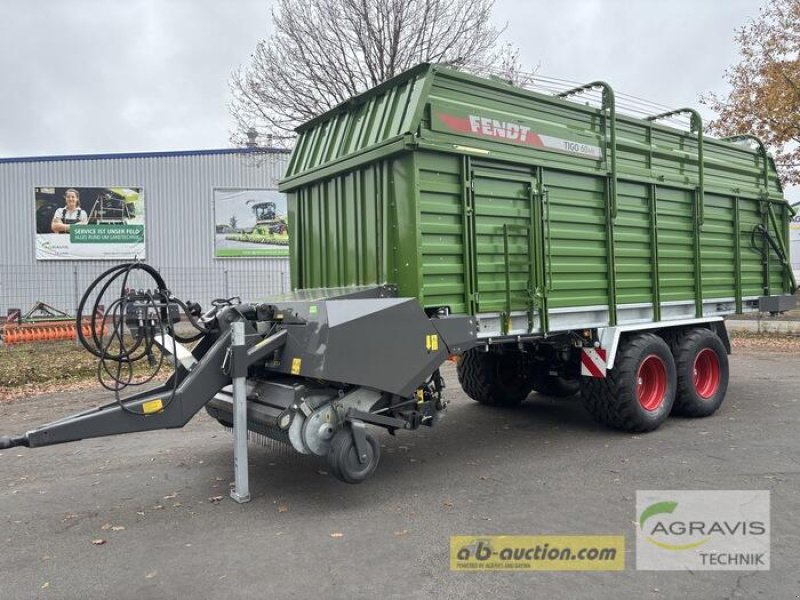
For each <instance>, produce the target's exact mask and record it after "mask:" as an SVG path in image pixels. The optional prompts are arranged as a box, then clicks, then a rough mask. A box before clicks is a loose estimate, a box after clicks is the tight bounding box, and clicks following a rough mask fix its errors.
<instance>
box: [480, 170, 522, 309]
mask: <svg viewBox="0 0 800 600" xmlns="http://www.w3.org/2000/svg"><path fill="white" fill-rule="evenodd" d="M532 185H533V180H532V178H531V177H530V175H527V176H526V174H525V173H520V172H514V171H513V170H512V169H510V168H509V169H502V168H498V167H496V166H493V165H492V166H488V165H487V166H482V165H476V166H475V169H474V170H473V172H472V188H473V192H472V193H473V200H472V205H473V214H474V224H475V225H474V229H475V238H474V248H475V250H474V253H475V263H476V267H475V270H476V277H475V280H476V292H477V297H476V301H477V309H478V312H481V313H487V312H503V311H506V310H507V309H510V310H527V309H528V307H529V303H530V294H529V290H530V289H531V281H530V279H531V277H530V273H531V268H530V267H531V248H530V227H531V224H532V223H531V220H532V215H531V189H532Z"/></svg>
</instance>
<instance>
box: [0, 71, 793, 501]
mask: <svg viewBox="0 0 800 600" xmlns="http://www.w3.org/2000/svg"><path fill="white" fill-rule="evenodd" d="M594 89H598V90H600V91H601V93H602V105H601V106H599V107H592V106H587V105H585V104H581V103H580V102H579V101H576V100H575V97H576V96H579V95H581V94H583V93H585V92H587V90H594ZM676 113H677V114H683V113H685V114H688V116H689V118H690V121H691V126H690V127H689V128H688V131H681V130H679V129H673V128H669V127H665V126H663V125H662V124H660V121H661V120H662V119H663V118H665V117H669V116H672V115H674V114H676ZM298 132H299V138H298V141H297V145H296V147H295V150H294V152H293V154H292V157H291V159H290V163H289V168H288V173H287V175H286V178H285V179H284V180H283V181H282V182H281V189H282V190H284V191H285V192H287V194H288V197H289V226H290V228H291V231H290V233H291V236H290V241H291V242H290V243H291V246H290V256H291V275H292V283H293V286H294V288H295V290H294V291H293V292H292V293H290V294H287V295H285V296H283V297H273V298H264V299H257V301H256V302H252V303H240V302H238V298H230V299H227V300H225V299H220V300H216V301H215V302H214V304H213V306H212V307H211V309H210V310H208V311H205V312H204V311H203V310H202V309H201V308H200V307H199V306H197V305H194V304H192V303H187V302H183V301H181V300H180V299H178V298H176V297H175V296H174V295H173V294H172V293H171V292H170V291H169V288H168V287H167V285H166V283H165V282H164V280H163V278H162V277H161V275H160V274H159V273H158V271H157V270H156V269H154V268H152V267H149V266H147V265H143V264H141V263H132V264H128V265H117V266H114V267H112V268H110V269H109V270H107V271H106V272H105V273H103V274H101V275H100V276H99V277H98V278H97V279H96V280H95V282H94V283H93V284H92V286H90V288H89V289H88V290H87V291H86V293H85V294H84V297H83V299H82V300H81V303H80V306H79V309H78V316H77V319H78V322H79V323H82V322H83V317H82V314H83V312H84V310H85V309H87V312H86V314H87V319H89V321H90V323H91V331H90V334H91V335H88V336H87V335H84V334H83V333H81V332H82V331H83V330H82V329H81V328H79V329H78V331H79V338H80V341H81V343H82V344H83V345H84V346H85V347H86V349H87V350H89V351H90V352H92V353H93V354H94V355H95V356H97V357H98V359H99V361H100V363H101V364H100V368H99V369H98V373H99V374H100V377H101V381H102V382H103V384H104V385H105V386H106V387H107V388H108V389H110V390H113V391H114V392H115V396H116V400H115V401H114V402H111V403H109V404H107V405H105V406H102V407H98V408H97V409H93V410H90V411H86V412H83V413H79V414H77V415H73V416H70V417H66V418H64V419H59V420H57V421H54V422H52V423H49V424H47V425H43V426H41V427H38V428H36V429H34V430H32V431H29V432H27V433H25V434H24V435H21V436H8V437H6V436H0V449H4V448H12V447H16V446H29V447H37V446H46V445H50V444H58V443H62V442H69V441H74V440H79V439H83V438H90V437H98V436H104V435H112V434H119V433H134V432H139V431H148V430H153V429H164V428H174V427H182V426H183V425H185V424H186V423H187V422H188V421H189V420H190V419H191V418H192V416H193V415H194V414H195V413H197V411H199V410H200V409H201V408H203V407H205V408H206V410H207V412H208V413H209V414H210V415H211V416H212V417H214V418H215V419H217V420H218V421H219V422H220V423H222V424H223V425H226V426H231V427H233V429H234V433H235V436H234V437H235V440H236V441H235V446H234V447H235V450H234V456H236V457H237V458H236V461H235V462H236V465H237V467H236V471H237V475H236V480H237V485H236V488H235V489H234V492H233V495H234V497H235V498H236V499H237V500H239V501H244V500H245V499H246V498H247V497H248V491H247V490H248V488H247V485H246V465H247V459H246V438H245V434H246V432H247V431H249V432H251V433H253V434H256V435H257V436H259V437H266V438H270V439H272V440H278V441H281V442H285V443H287V444H290V445H291V446H292V447H293V448H294V449H295V450H297V451H298V452H301V453H304V454H312V455H317V456H326V457H327V459H328V461H329V463H330V472H331V473H332V474H333V475H335V476H336V477H338V478H339V479H341V480H343V481H346V482H349V483H357V482H360V481H363V480H364V479H366V478H367V477H369V475H370V474H371V473H372V472H373V471H374V470H375V467H376V465H377V463H378V460H379V457H380V444H379V443H378V441H377V438H375V436H373V435H372V433H371V432H370V430H369V428H368V427H367V426H371V427H382V428H384V429H386V430H388V431H389V432H391V433H395V432H397V431H399V430H410V429H416V428H418V427H421V426H423V425H428V426H430V425H433V424H435V423H437V422H438V420H439V418H440V417H441V415H442V413H443V412H444V410H445V408H446V406H447V399H446V394H445V393H444V380H443V378H442V377H441V375H440V372H439V367H440V366H441V364H442V363H443V362H444V361H445V360H446V359H447V358H448V357H456V359H457V361H458V378H459V381H460V383H461V385H462V387H463V388H464V390H465V392H466V393H467V394H468V395H469V396H470V397H471V398H473V399H474V400H477V401H478V402H481V403H483V404H488V405H495V406H508V405H513V404H516V403H518V402H522V401H523V400H524V399H525V398H526V397H528V395H529V394H530V393H531V392H532V391H536V392H538V393H541V394H546V395H550V396H568V395H572V394H576V393H578V392H580V394H581V396H582V397H583V400H584V403H585V405H586V407H587V408H588V410H589V411H590V412H591V414H592V415H593V416H594V417H595V418H597V419H598V420H599V421H601V422H603V423H605V424H607V425H610V426H612V427H616V428H619V429H623V430H626V431H648V430H652V429H654V428H656V427H658V426H659V425H660V424H661V423H663V421H664V420H665V419H666V418H667V417H668V416H669V415H670V414H671V413H673V412H675V413H680V414H683V415H688V416H694V417H701V416H708V415H711V414H713V413H714V412H715V411H716V410H717V409H718V408H719V406H720V404H721V403H722V401H723V399H724V397H725V393H726V390H727V386H728V358H727V356H728V353H729V352H730V343H729V341H728V337H727V334H726V332H725V325H724V321H723V317H724V316H725V315H728V314H732V313H734V312H751V311H759V310H761V311H768V312H780V311H783V310H787V309H788V308H791V307H792V306H793V305H794V297H793V295H792V294H793V293H794V291H795V288H796V285H795V281H794V279H793V274H792V271H791V269H790V267H789V264H788V261H787V255H786V248H787V244H788V223H789V218H790V215H791V214H792V211H791V209H790V208H789V206H788V205H787V203H786V202H785V201H784V199H783V194H782V190H781V186H780V182H779V180H778V178H777V176H776V173H775V167H774V164H773V162H772V160H771V159H770V158H769V156H768V155H767V153H766V152H765V150H764V147H763V145H762V144H760V142H758V140H755V139H753V138H747V137H744V138H734V139H731V140H727V141H725V140H712V139H706V138H704V136H703V128H702V122H701V119H700V116H699V115H698V114H697V113H696V112H695V111H693V110H691V109H682V110H679V111H670V112H668V113H665V114H661V115H654V116H653V117H652V118H649V119H644V120H639V119H633V118H630V117H626V116H622V115H620V114H618V113H617V110H616V105H615V100H614V92H613V90H612V89H611V88H610V87H609V86H608V85H607V84H605V83H603V82H594V83H590V84H588V85H586V86H582V87H579V88H576V89H574V90H568V91H567V92H565V93H564V94H562V97H551V96H545V95H541V94H535V93H532V92H529V91H525V90H522V89H519V88H516V87H513V86H511V85H507V84H504V83H502V82H499V81H489V80H485V79H480V78H477V77H473V76H470V75H466V74H463V73H459V72H456V71H452V70H448V69H444V68H440V67H436V66H431V65H420V66H419V67H416V68H414V69H412V70H410V71H408V72H407V73H404V74H402V75H400V76H398V77H396V78H394V79H392V80H390V81H388V82H386V83H384V84H383V85H380V86H378V87H377V88H375V89H373V90H370V91H368V92H366V93H365V94H362V95H361V96H358V97H356V98H353V99H352V100H350V101H349V102H346V103H345V104H343V105H341V106H339V107H337V108H335V109H334V110H331V111H329V112H327V113H325V114H323V115H321V116H320V117H318V118H316V119H314V120H312V121H310V122H309V123H307V124H305V125H303V126H302V127H300V129H299V130H298ZM133 276H147V277H149V278H150V280H151V281H152V283H151V284H138V285H132V284H131V283H130V281H135V279H130V278H131V277H133ZM114 282H117V283H118V286H115V285H114ZM115 289H118V290H119V291H118V296H117V297H116V298H115V299H114V298H112V299H111V300H103V298H104V295H105V294H106V292H107V291H109V290H111V291H113V290H115ZM92 302H93V303H94V305H93V306H92ZM101 303H104V304H105V306H107V307H108V310H107V311H106V313H105V314H104V315H103V316H102V317H98V316H97V315H100V314H102V311H101V310H100V304H101ZM90 315H95V316H90ZM180 315H183V317H181V316H180ZM179 318H184V319H185V320H188V321H189V323H190V324H191V325H192V326H193V327H194V328H195V329H196V332H197V333H196V334H195V335H193V336H190V337H182V336H185V335H186V333H185V332H182V331H178V330H176V328H175V326H174V325H175V322H176V321H177V320H178V319H179ZM188 341H196V342H197V343H196V344H195V345H194V346H193V347H192V348H191V350H190V349H188V348H186V347H184V346H182V345H181V343H182V342H188ZM159 348H160V350H159ZM160 353H169V354H171V355H172V362H173V367H174V373H173V375H172V376H171V377H170V378H169V380H168V381H167V382H166V383H165V384H163V385H161V386H159V387H156V388H154V389H148V390H146V391H144V392H141V393H138V394H134V395H132V396H129V397H127V398H122V397H121V396H120V394H119V392H120V390H121V389H122V388H124V387H125V386H126V385H129V384H134V383H135V382H134V381H133V380H132V375H133V368H132V365H133V364H134V363H135V362H136V361H144V360H147V361H148V362H149V363H150V364H153V365H155V369H156V371H157V369H158V365H159V364H160V363H161V362H163V361H161V360H158V359H157V358H156V357H157V355H159V354H160ZM154 374H155V372H154V373H153V375H154ZM241 482H245V483H243V484H242V486H241V487H240V485H239V484H240V483H241Z"/></svg>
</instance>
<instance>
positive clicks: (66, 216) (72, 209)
mask: <svg viewBox="0 0 800 600" xmlns="http://www.w3.org/2000/svg"><path fill="white" fill-rule="evenodd" d="M64 204H65V205H64V206H63V207H61V208H57V209H56V211H55V213H53V222H52V223H51V225H50V228H51V229H52V230H53V233H69V228H70V225H86V223H88V221H89V217H88V215H87V214H86V211H85V210H83V209H82V208H81V201H80V194H78V190H76V189H73V188H70V189H68V190H67V191H66V192H64Z"/></svg>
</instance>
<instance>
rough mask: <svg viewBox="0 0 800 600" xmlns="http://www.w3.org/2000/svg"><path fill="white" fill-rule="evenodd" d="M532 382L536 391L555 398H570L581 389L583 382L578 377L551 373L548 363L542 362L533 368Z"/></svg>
mask: <svg viewBox="0 0 800 600" xmlns="http://www.w3.org/2000/svg"><path fill="white" fill-rule="evenodd" d="M532 383H533V391H534V392H536V393H537V394H542V395H543V396H552V397H553V398H568V397H569V396H574V395H575V394H577V393H578V392H579V391H580V389H581V383H580V381H578V380H577V379H570V378H567V377H559V376H558V375H551V374H550V373H548V367H547V365H546V364H541V363H540V364H537V365H536V366H535V367H534V368H533V379H532Z"/></svg>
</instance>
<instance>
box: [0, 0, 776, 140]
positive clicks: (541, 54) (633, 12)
mask: <svg viewBox="0 0 800 600" xmlns="http://www.w3.org/2000/svg"><path fill="white" fill-rule="evenodd" d="M271 4H272V3H271V2H270V1H268V0H227V1H223V0H125V1H113V2H112V1H108V0H0V73H2V87H0V89H2V93H0V115H2V117H0V156H27V155H49V154H80V153H104V152H127V151H158V150H186V149H199V148H223V147H226V146H228V145H229V142H228V138H229V134H230V129H231V126H232V121H231V119H230V117H229V115H228V112H227V106H226V104H227V102H228V99H229V92H228V79H229V77H230V73H231V71H232V70H233V69H235V68H236V67H237V66H238V65H240V64H243V63H246V62H247V61H248V57H249V56H250V53H251V51H252V50H253V48H254V47H255V45H256V42H257V41H258V40H259V39H261V38H263V37H266V36H267V35H268V34H269V32H270V28H271V25H270V7H271ZM761 4H762V1H761V0H705V1H700V0H668V1H664V0H497V2H496V7H495V14H494V20H495V21H496V23H497V24H498V25H503V24H504V23H507V24H508V26H507V29H506V32H505V34H504V39H505V40H507V41H509V42H512V43H513V44H515V45H517V46H518V47H519V48H520V50H521V59H522V62H523V64H524V65H525V66H526V67H529V68H533V67H537V66H538V69H539V72H540V73H542V74H545V75H548V76H552V77H558V78H563V79H570V80H578V81H589V80H594V79H604V80H606V81H608V82H609V83H611V84H612V85H613V86H614V88H615V89H616V90H618V91H620V92H626V93H628V94H633V95H635V96H640V97H644V98H647V99H650V100H653V101H656V102H658V103H660V104H664V105H668V106H674V107H677V106H685V105H688V106H697V105H698V101H697V100H698V95H699V94H701V93H703V92H706V91H709V90H715V91H724V90H725V85H724V82H723V79H722V77H723V72H724V70H725V68H726V67H727V66H728V65H730V64H732V63H734V62H735V61H736V60H737V54H736V46H735V44H734V41H733V34H734V29H735V28H737V27H739V26H741V25H743V24H745V23H746V22H747V21H748V20H749V19H750V18H752V17H754V16H756V15H757V13H758V9H759V7H760V6H761Z"/></svg>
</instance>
